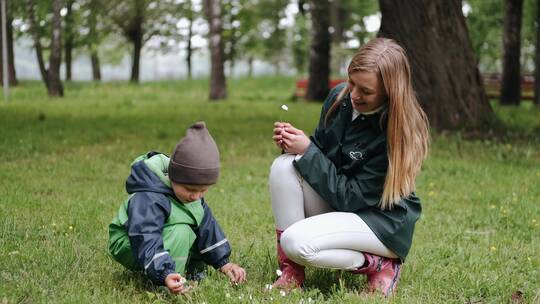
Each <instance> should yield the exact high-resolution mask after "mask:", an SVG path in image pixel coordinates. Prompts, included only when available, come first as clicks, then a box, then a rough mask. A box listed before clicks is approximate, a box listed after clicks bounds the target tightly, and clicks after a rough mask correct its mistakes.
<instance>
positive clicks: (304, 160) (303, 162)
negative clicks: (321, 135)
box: [293, 141, 320, 175]
mask: <svg viewBox="0 0 540 304" xmlns="http://www.w3.org/2000/svg"><path fill="white" fill-rule="evenodd" d="M318 152H320V150H319V148H318V147H317V145H316V144H315V143H314V142H313V141H311V143H310V144H309V146H308V147H307V149H306V151H304V154H302V155H301V156H300V157H298V158H297V157H295V158H294V161H293V165H294V167H295V168H296V169H297V170H298V172H299V173H300V175H302V174H301V173H302V168H303V167H306V166H307V167H310V166H311V165H312V164H311V160H312V159H313V155H315V154H317V153H318Z"/></svg>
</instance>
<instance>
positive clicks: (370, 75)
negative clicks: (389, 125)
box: [348, 71, 386, 113]
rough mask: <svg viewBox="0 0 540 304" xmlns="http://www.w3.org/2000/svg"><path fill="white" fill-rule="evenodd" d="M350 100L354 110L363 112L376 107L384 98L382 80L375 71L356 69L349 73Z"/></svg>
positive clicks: (381, 103)
mask: <svg viewBox="0 0 540 304" xmlns="http://www.w3.org/2000/svg"><path fill="white" fill-rule="evenodd" d="M348 87H349V90H350V91H351V102H352V105H353V107H354V108H355V109H356V111H358V112H361V113H365V112H370V111H373V110H376V109H378V108H379V107H380V106H382V105H383V104H384V102H385V100H386V93H385V92H384V87H383V85H382V81H379V77H377V73H375V72H363V71H358V72H354V73H352V74H349V84H348Z"/></svg>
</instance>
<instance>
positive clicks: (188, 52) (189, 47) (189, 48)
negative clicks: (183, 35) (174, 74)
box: [186, 0, 193, 79]
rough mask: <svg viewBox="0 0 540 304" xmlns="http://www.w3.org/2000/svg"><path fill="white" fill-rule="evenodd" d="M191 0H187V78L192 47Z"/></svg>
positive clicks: (190, 75) (189, 71)
mask: <svg viewBox="0 0 540 304" xmlns="http://www.w3.org/2000/svg"><path fill="white" fill-rule="evenodd" d="M191 4H192V3H191V0H190V1H189V12H188V20H189V25H188V37H187V47H186V53H187V55H186V66H187V77H188V79H191V78H192V71H191V56H192V55H193V49H192V48H191V38H192V37H193V11H192V5H191Z"/></svg>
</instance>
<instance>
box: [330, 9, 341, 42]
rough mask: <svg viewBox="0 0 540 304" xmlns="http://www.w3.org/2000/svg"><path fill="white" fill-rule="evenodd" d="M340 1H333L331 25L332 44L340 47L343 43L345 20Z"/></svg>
mask: <svg viewBox="0 0 540 304" xmlns="http://www.w3.org/2000/svg"><path fill="white" fill-rule="evenodd" d="M342 17H343V16H342V14H341V4H340V0H333V1H332V3H331V4H330V21H331V22H330V24H331V25H332V28H333V30H334V31H333V32H332V43H335V44H337V45H339V43H341V41H343V24H342V22H343V19H342Z"/></svg>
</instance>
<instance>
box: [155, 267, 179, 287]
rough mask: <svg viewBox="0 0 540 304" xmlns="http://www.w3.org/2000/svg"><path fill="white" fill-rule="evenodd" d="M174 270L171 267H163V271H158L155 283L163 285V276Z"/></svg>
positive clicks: (165, 276)
mask: <svg viewBox="0 0 540 304" xmlns="http://www.w3.org/2000/svg"><path fill="white" fill-rule="evenodd" d="M174 272H175V271H174V270H172V269H165V270H164V271H163V272H161V273H159V274H158V275H157V277H156V280H155V281H154V283H155V284H157V285H165V278H167V276H168V275H170V274H171V273H174Z"/></svg>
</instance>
